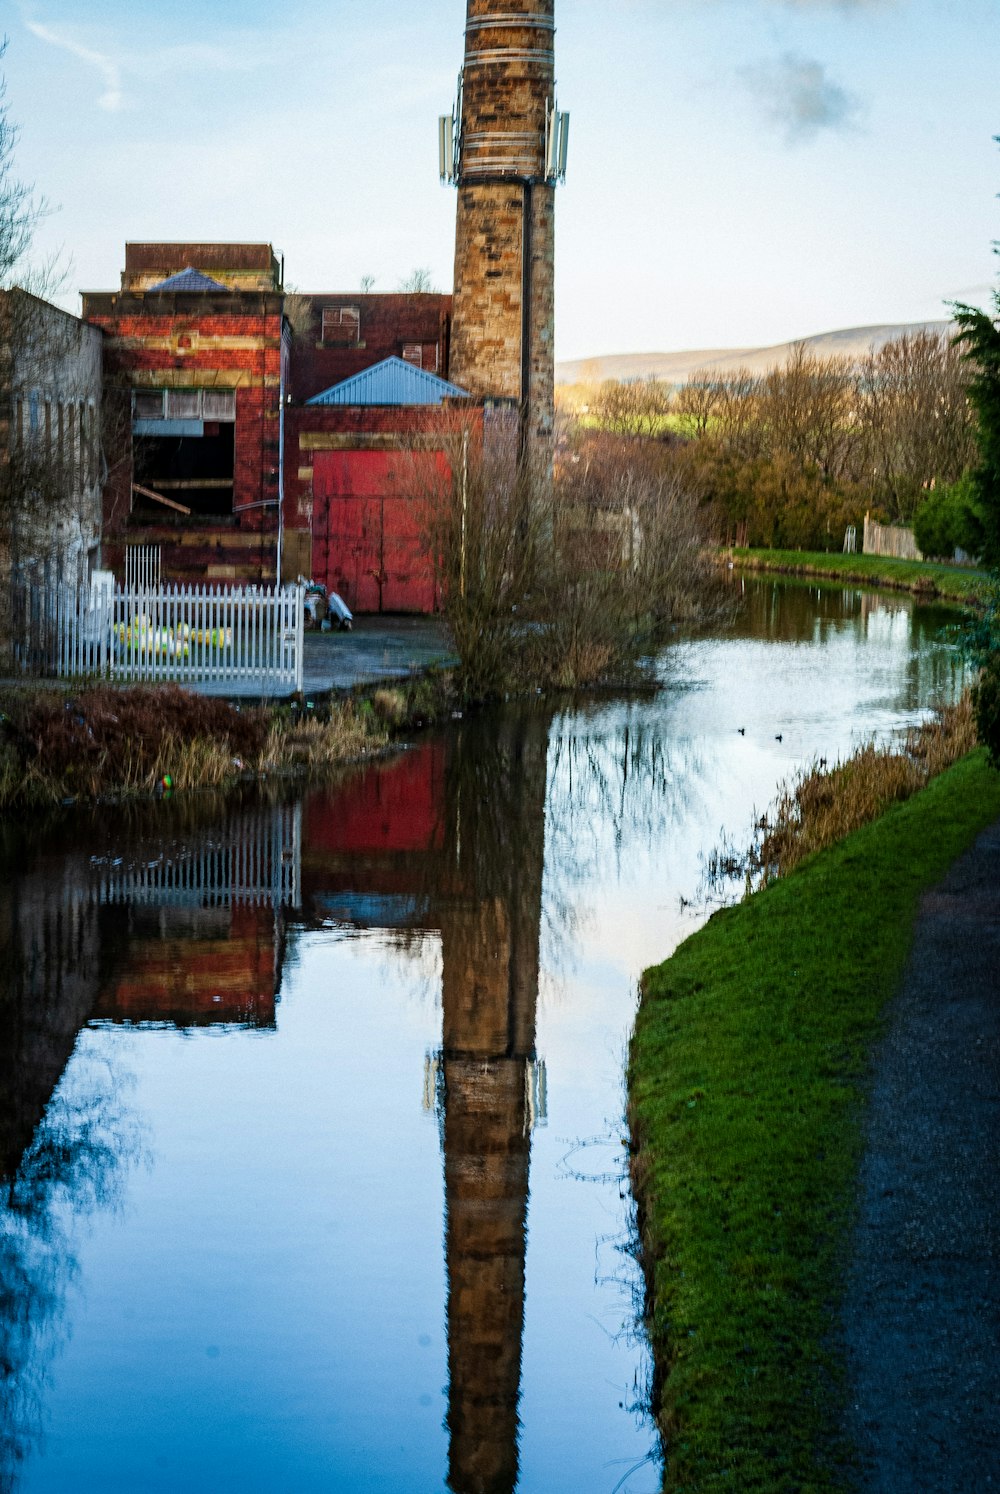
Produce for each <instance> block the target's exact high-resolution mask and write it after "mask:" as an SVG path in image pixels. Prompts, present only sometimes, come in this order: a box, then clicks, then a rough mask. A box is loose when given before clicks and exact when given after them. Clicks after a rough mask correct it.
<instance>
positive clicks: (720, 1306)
mask: <svg viewBox="0 0 1000 1494" xmlns="http://www.w3.org/2000/svg"><path fill="white" fill-rule="evenodd" d="M998 815H1000V774H998V773H996V772H994V771H993V770H992V769H990V768H989V767H988V766H987V763H986V757H985V753H983V752H982V751H977V752H975V753H972V754H971V755H970V756H968V757H966V758H964V759H962V761H960V762H959V763H957V764H956V765H955V766H954V767H952V768H950V769H949V770H948V771H947V772H945V773H943V774H942V775H941V776H940V777H937V778H935V779H934V780H933V781H932V782H931V783H930V784H929V786H928V787H926V788H924V789H922V790H921V791H920V792H919V793H917V794H916V795H914V796H913V797H912V798H910V799H908V800H907V801H906V802H905V803H902V804H897V805H894V806H893V807H892V808H890V809H889V810H888V812H887V813H886V814H885V815H884V816H883V817H882V818H880V819H878V820H876V821H875V822H874V823H872V824H869V825H867V826H865V827H864V828H863V829H860V830H858V831H856V832H855V833H854V834H852V835H851V836H849V837H848V838H847V839H846V840H844V841H842V842H841V843H839V844H837V845H835V846H833V847H832V848H830V849H828V850H825V851H823V852H822V853H820V854H819V855H816V856H813V857H812V858H811V859H809V860H807V861H806V862H804V863H803V864H802V865H801V866H799V867H798V868H797V869H796V870H794V871H793V872H791V873H790V874H789V875H788V876H787V877H783V878H781V879H780V880H778V881H775V882H773V883H771V885H769V886H767V887H765V888H764V890H763V891H761V892H759V893H758V894H756V895H755V896H753V897H751V898H750V899H748V900H747V901H745V902H743V903H741V904H740V905H739V906H737V907H734V908H730V909H726V910H724V911H722V912H720V913H717V914H716V915H715V917H714V918H712V919H711V920H710V922H709V923H708V924H707V925H706V926H705V928H703V929H702V930H701V931H700V932H699V933H697V934H695V935H694V936H693V937H692V938H690V939H688V940H687V941H686V943H684V944H683V945H681V947H680V948H679V949H678V950H677V952H676V953H675V954H674V955H673V957H672V958H671V959H669V960H667V961H666V963H665V964H663V965H660V966H658V967H657V968H655V969H653V970H649V971H647V972H646V975H645V976H644V979H643V992H642V1001H641V1005H640V1010H639V1015H638V1019H637V1023H636V1031H635V1036H634V1039H633V1042H632V1048H631V1055H630V1065H629V1087H630V1105H631V1120H632V1133H633V1145H634V1152H633V1173H634V1183H635V1190H636V1196H637V1198H638V1200H639V1204H640V1212H641V1216H642V1233H643V1246H644V1252H645V1260H646V1265H647V1273H648V1279H649V1285H650V1322H649V1331H650V1336H651V1340H652V1344H653V1349H654V1354H655V1356H656V1362H657V1367H658V1388H657V1392H656V1402H657V1404H656V1410H657V1414H658V1416H659V1419H660V1424H661V1427H662V1431H663V1435H664V1447H665V1453H666V1468H667V1472H666V1479H665V1488H666V1489H668V1490H670V1491H673V1494H680V1491H690V1494H694V1491H697V1494H712V1491H716V1490H719V1491H721V1490H726V1491H736V1490H739V1491H740V1494H747V1491H760V1494H765V1491H766V1494H785V1491H787V1494H791V1491H793V1490H794V1491H797V1494H805V1491H814V1494H815V1491H820V1490H832V1489H839V1488H843V1487H845V1486H847V1487H849V1486H850V1483H851V1477H850V1456H849V1449H845V1448H844V1447H842V1446H840V1445H839V1442H838V1422H839V1411H840V1407H841V1405H842V1392H843V1385H842V1382H841V1379H840V1368H839V1360H838V1353H837V1341H836V1304H837V1301H838V1295H839V1290H840V1281H841V1275H842V1270H843V1266H844V1263H845V1253H846V1247H847V1244H848V1240H849V1227H850V1224H851V1220H852V1215H853V1207H854V1183H855V1177H856V1172H857V1166H858V1161H859V1156H860V1149H861V1121H862V1114H863V1107H864V1096H865V1086H866V1075H867V1064H868V1055H869V1051H870V1045H871V1043H872V1040H873V1038H874V1037H875V1036H876V1034H877V1033H878V1031H879V1026H880V1019H881V1016H882V1012H883V1009H884V1007H885V1004H886V1002H887V1001H888V999H889V998H890V997H891V995H892V994H893V991H894V990H895V988H896V986H897V983H898V980H899V977H900V974H901V971H902V968H903V965H904V962H905V959H906V955H907V951H908V949H909V945H910V939H911V932H912V927H913V921H914V917H915V914H916V909H917V903H918V899H919V897H920V895H921V894H922V893H923V892H924V891H925V890H926V889H927V888H929V887H931V886H933V885H934V884H935V883H936V882H937V881H938V880H939V879H940V878H941V877H942V876H943V875H944V873H945V872H946V870H947V868H948V867H949V865H950V864H951V862H952V861H953V860H954V859H955V857H957V856H958V855H959V854H961V852H962V851H963V850H965V849H966V848H967V847H968V846H969V845H970V844H971V842H972V841H973V839H974V838H975V836H976V834H977V833H978V832H979V831H980V830H981V829H982V828H983V827H984V826H986V825H987V824H989V823H991V822H992V821H993V820H995V819H996V818H997V816H998Z"/></svg>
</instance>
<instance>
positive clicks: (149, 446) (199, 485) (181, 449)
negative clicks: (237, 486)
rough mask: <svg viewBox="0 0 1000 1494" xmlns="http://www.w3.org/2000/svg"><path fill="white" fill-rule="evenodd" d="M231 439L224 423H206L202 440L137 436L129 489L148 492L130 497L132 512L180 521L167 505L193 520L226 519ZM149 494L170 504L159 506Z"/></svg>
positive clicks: (231, 429) (231, 433) (231, 428)
mask: <svg viewBox="0 0 1000 1494" xmlns="http://www.w3.org/2000/svg"><path fill="white" fill-rule="evenodd" d="M234 433H235V426H233V425H230V424H228V423H222V424H215V423H212V422H206V424H205V434H204V435H203V436H136V437H135V442H134V447H133V451H134V458H133V462H134V465H133V474H134V475H133V483H134V484H135V485H136V486H137V487H140V488H146V489H147V492H146V493H140V492H135V493H134V494H133V508H134V509H135V511H136V512H137V513H141V514H142V516H143V518H146V519H150V520H152V519H154V518H155V519H160V520H163V519H170V518H171V517H172V518H176V519H180V518H182V517H183V515H182V514H181V513H179V512H178V510H177V509H176V508H171V507H170V504H179V505H181V506H182V507H183V508H188V509H190V510H191V512H192V514H202V515H223V514H226V515H229V514H231V513H232V511H233V472H234V463H233V450H234V443H233V436H234ZM149 493H156V494H157V495H158V496H159V497H160V498H166V499H168V500H169V502H168V503H158V502H157V501H156V499H155V498H151V497H149Z"/></svg>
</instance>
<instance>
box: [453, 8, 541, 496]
mask: <svg viewBox="0 0 1000 1494" xmlns="http://www.w3.org/2000/svg"><path fill="white" fill-rule="evenodd" d="M553 6H554V0H469V3H468V18H467V28H466V47H465V69H464V84H463V95H462V123H461V158H460V168H459V180H458V218H457V227H456V240H455V292H454V313H453V323H452V351H451V364H450V377H451V378H452V380H453V381H454V382H455V383H456V384H459V385H460V386H461V387H462V388H464V389H468V390H469V392H470V393H471V394H474V395H479V396H489V395H493V396H500V397H504V398H508V399H516V400H518V401H519V402H520V403H521V405H522V408H523V411H524V432H525V436H526V440H527V449H528V454H529V455H530V456H531V457H532V459H533V460H535V461H538V462H540V463H542V464H543V465H544V466H545V467H546V468H549V467H550V466H551V460H552V441H553V424H554V415H553V385H554V377H555V365H554V341H553V338H554V312H555V305H554V261H555V214H554V188H553V187H552V186H551V185H549V184H548V183H547V182H546V181H545V132H546V116H547V111H548V110H549V109H551V108H552V107H554V103H555V63H554V48H553V42H554V19H553V16H554V9H553ZM526 260H527V268H528V269H529V270H530V274H528V275H526V273H525V270H526ZM526 283H527V284H528V286H529V293H528V300H527V303H526V302H525V296H524V287H525V284H526ZM525 338H526V339H527V341H526V342H525Z"/></svg>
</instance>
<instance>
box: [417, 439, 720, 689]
mask: <svg viewBox="0 0 1000 1494" xmlns="http://www.w3.org/2000/svg"><path fill="white" fill-rule="evenodd" d="M512 413H513V412H511V414H512ZM446 444H447V453H446V456H447V460H446V462H445V463H444V464H442V467H441V468H439V469H437V473H436V489H435V491H434V492H433V493H430V494H428V493H427V492H426V477H425V485H424V489H423V499H424V501H425V503H426V511H427V513H428V515H429V520H428V524H429V544H430V549H431V553H432V555H433V556H434V558H435V564H436V566H437V569H438V580H439V590H440V592H441V595H442V598H443V606H444V612H445V617H446V620H447V623H448V627H449V630H450V632H451V637H452V641H453V644H454V647H455V651H456V653H457V655H458V657H459V659H460V661H461V664H460V681H459V683H460V688H461V691H462V693H463V694H464V695H465V696H466V698H471V699H484V698H488V697H492V696H496V695H500V694H504V693H510V692H515V691H521V690H524V689H530V688H545V687H549V686H552V687H558V688H574V687H576V686H581V685H585V684H592V683H594V682H596V681H598V680H602V679H612V678H613V679H617V680H620V679H622V678H623V677H625V676H627V675H629V674H630V672H631V671H632V670H633V669H634V665H635V661H636V659H637V658H638V657H639V656H640V655H642V654H643V653H645V652H646V651H647V650H648V649H649V648H650V647H651V646H652V645H653V644H654V643H655V642H656V640H657V638H658V637H660V636H662V634H663V631H664V630H665V629H666V628H667V627H669V626H670V625H672V624H675V623H677V622H678V621H682V620H683V621H693V620H695V619H696V618H698V617H700V616H702V615H703V614H704V611H705V609H706V599H707V597H708V596H709V594H710V593H712V592H713V589H714V586H715V576H714V572H713V571H712V569H711V568H710V567H709V566H708V564H707V563H706V562H705V561H704V560H703V557H702V551H703V547H704V532H703V526H702V524H701V520H700V515H699V507H698V503H697V501H696V499H695V497H694V495H693V494H692V492H691V491H690V489H689V488H688V487H687V486H686V485H685V484H684V483H683V482H682V481H681V479H680V478H679V476H678V474H677V472H676V471H674V470H673V469H672V468H670V467H669V466H665V465H664V463H663V451H664V448H663V446H662V444H661V443H658V442H642V441H630V440H625V439H621V438H616V437H613V436H608V435H607V434H606V433H600V432H597V433H592V434H585V435H584V436H582V437H581V439H580V440H579V442H578V443H577V444H576V446H575V447H574V449H573V450H572V451H571V452H569V453H567V454H566V455H565V458H564V459H562V460H560V462H559V464H558V470H557V474H556V478H555V483H554V485H553V484H551V483H550V482H549V481H548V480H547V479H546V478H545V476H544V475H542V476H540V475H538V474H535V473H533V472H532V471H531V470H530V469H529V468H528V467H526V465H525V464H524V463H523V462H522V461H520V460H519V454H518V430H517V422H516V419H514V418H510V419H505V418H504V417H503V415H501V416H499V417H498V416H497V415H496V414H493V415H488V416H487V421H486V426H485V429H484V431H483V432H482V434H480V433H479V431H478V430H477V429H476V428H475V427H474V426H472V425H470V424H468V423H467V422H462V421H458V420H457V422H456V426H455V428H454V430H453V431H452V432H451V433H450V435H449V437H448V438H447V443H446ZM427 470H428V469H427V468H426V467H424V468H422V469H421V471H423V473H424V474H426V472H427ZM419 480H420V473H419V472H418V470H417V468H416V466H415V468H414V481H415V482H417V483H418V485H419Z"/></svg>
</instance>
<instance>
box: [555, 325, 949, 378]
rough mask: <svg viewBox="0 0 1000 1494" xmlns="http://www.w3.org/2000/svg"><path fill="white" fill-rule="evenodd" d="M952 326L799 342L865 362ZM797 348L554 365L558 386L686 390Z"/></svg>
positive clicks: (759, 368) (615, 356) (614, 356)
mask: <svg viewBox="0 0 1000 1494" xmlns="http://www.w3.org/2000/svg"><path fill="white" fill-rule="evenodd" d="M950 326H951V323H950V322H947V321H941V322H902V323H895V324H891V325H885V326H880V327H848V328H846V329H845V330H844V331H842V332H821V333H819V334H818V336H815V337H802V338H799V339H798V342H802V343H804V344H805V345H806V347H807V348H808V349H809V351H810V352H811V353H816V354H818V355H819V357H821V358H862V357H863V356H864V355H865V353H867V352H868V351H869V349H870V348H873V347H874V348H880V347H883V346H884V344H885V343H887V342H893V341H895V339H896V338H897V337H904V336H905V335H906V334H907V333H913V332H946V331H947V330H948V328H949V327H950ZM796 346H797V343H796V342H780V343H776V344H775V346H774V347H769V348H700V349H698V350H696V351H691V352H686V353H610V354H608V355H607V356H606V357H603V358H577V359H574V360H573V361H572V362H569V363H557V364H556V383H557V384H579V383H595V384H596V383H601V382H602V381H603V380H604V379H620V380H622V381H628V380H630V379H664V380H665V381H666V382H667V383H668V384H683V383H685V382H686V381H687V380H688V379H690V378H691V376H692V374H696V373H712V374H719V373H725V372H732V370H733V369H736V368H749V369H751V370H752V371H753V372H754V373H765V372H766V371H767V370H768V369H769V368H778V367H781V366H783V365H784V364H785V362H786V361H787V359H788V356H789V354H790V353H791V351H792V348H793V347H796Z"/></svg>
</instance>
